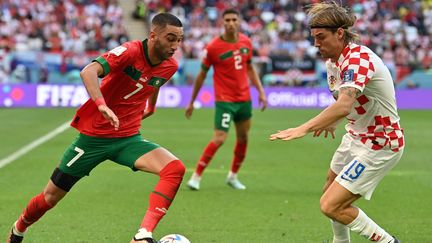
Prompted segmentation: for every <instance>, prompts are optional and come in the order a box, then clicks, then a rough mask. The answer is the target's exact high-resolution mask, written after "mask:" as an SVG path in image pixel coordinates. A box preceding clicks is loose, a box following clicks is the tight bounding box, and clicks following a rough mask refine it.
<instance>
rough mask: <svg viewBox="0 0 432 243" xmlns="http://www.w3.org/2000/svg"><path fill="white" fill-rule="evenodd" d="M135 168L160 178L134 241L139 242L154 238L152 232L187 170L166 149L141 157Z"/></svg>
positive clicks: (172, 198) (163, 214)
mask: <svg viewBox="0 0 432 243" xmlns="http://www.w3.org/2000/svg"><path fill="white" fill-rule="evenodd" d="M135 168H137V169H139V170H141V171H147V172H151V173H154V174H158V175H159V177H160V179H159V182H158V183H157V184H156V186H155V188H154V190H153V192H152V193H151V194H150V198H149V206H148V208H147V211H146V214H145V216H144V218H143V220H142V222H141V225H140V230H139V233H138V234H137V235H136V236H135V237H134V240H139V239H143V238H146V237H152V232H153V231H154V229H155V228H156V226H157V224H158V223H159V221H160V220H161V219H162V218H163V217H164V216H165V214H166V213H167V211H168V209H169V207H170V205H171V203H172V201H173V200H174V197H175V195H176V194H177V191H178V188H179V186H180V183H181V182H182V180H183V175H184V173H185V170H186V169H185V166H184V165H183V163H182V162H181V161H180V160H179V159H178V158H177V157H175V156H174V155H173V154H171V153H170V152H169V151H168V150H166V149H164V148H157V149H154V150H152V151H150V152H148V153H146V154H144V155H143V156H141V157H140V158H139V159H138V160H137V161H136V162H135ZM134 240H133V241H132V242H134Z"/></svg>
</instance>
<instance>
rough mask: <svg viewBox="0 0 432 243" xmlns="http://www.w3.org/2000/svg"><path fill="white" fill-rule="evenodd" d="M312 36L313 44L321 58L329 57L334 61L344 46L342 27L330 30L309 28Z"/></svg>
mask: <svg viewBox="0 0 432 243" xmlns="http://www.w3.org/2000/svg"><path fill="white" fill-rule="evenodd" d="M311 35H312V37H313V38H314V40H315V41H314V46H315V47H317V48H318V50H319V52H320V54H321V56H322V57H323V58H330V59H332V60H333V61H336V60H337V59H338V58H339V56H340V54H341V52H342V49H343V47H344V39H343V29H340V28H339V29H338V30H337V31H336V32H334V33H333V32H332V31H330V30H328V29H324V28H314V29H312V30H311Z"/></svg>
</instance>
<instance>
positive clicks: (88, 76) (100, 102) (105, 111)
mask: <svg viewBox="0 0 432 243" xmlns="http://www.w3.org/2000/svg"><path fill="white" fill-rule="evenodd" d="M103 74H104V69H103V67H102V65H101V64H99V63H98V62H92V63H90V64H88V65H87V66H85V67H84V68H83V70H82V71H81V72H80V76H81V79H82V81H83V83H84V86H85V87H86V89H87V93H88V94H89V96H90V98H91V99H92V100H93V101H94V102H95V104H96V105H97V107H98V110H99V111H100V112H101V113H102V115H103V116H104V117H105V118H106V119H107V120H108V121H110V123H111V125H113V126H114V128H115V130H118V128H119V125H120V124H119V119H118V118H117V116H116V115H115V114H114V112H113V111H112V110H111V109H110V108H108V106H107V105H106V103H105V100H104V97H103V95H102V92H101V90H100V87H99V79H98V77H99V76H102V75H103Z"/></svg>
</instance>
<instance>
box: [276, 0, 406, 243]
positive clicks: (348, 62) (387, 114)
mask: <svg viewBox="0 0 432 243" xmlns="http://www.w3.org/2000/svg"><path fill="white" fill-rule="evenodd" d="M308 15H309V26H310V28H311V35H312V37H313V38H314V39H315V46H316V47H317V48H318V49H319V52H320V54H321V56H322V57H323V58H326V59H327V62H326V67H327V81H328V85H329V88H330V90H331V92H332V93H333V96H334V97H335V98H336V102H335V103H333V104H331V105H330V106H329V107H327V108H326V109H325V110H324V111H322V112H321V113H320V114H318V115H317V116H315V117H314V118H312V119H310V120H309V121H307V122H305V123H304V124H302V125H300V126H298V127H294V128H289V129H286V130H282V131H279V132H277V133H275V134H272V135H271V136H270V139H271V140H276V139H281V140H285V141H289V140H292V139H297V138H301V137H303V136H305V135H306V134H308V133H311V132H313V133H314V137H318V136H320V135H321V134H322V133H323V132H324V136H325V137H327V136H328V135H329V134H331V136H332V137H333V138H334V131H335V127H336V125H337V124H338V123H339V122H340V121H341V120H342V119H343V118H346V119H347V121H348V123H347V124H346V126H345V130H346V131H347V132H346V134H345V135H344V136H343V138H342V142H341V144H340V145H339V147H338V149H337V150H336V152H335V153H334V155H333V158H332V160H331V162H330V169H329V170H328V174H327V181H326V183H325V185H324V193H323V195H322V197H321V200H320V206H321V211H322V213H323V214H325V215H326V216H327V217H329V218H330V219H331V223H332V228H333V243H349V242H351V241H350V230H351V231H353V232H355V233H357V234H359V235H361V236H364V237H365V238H367V239H369V240H370V241H374V242H378V243H399V242H400V241H399V240H398V239H396V238H395V237H393V236H392V235H390V234H389V233H388V232H386V231H385V230H384V229H383V228H381V226H379V225H378V224H377V223H375V222H374V221H373V220H372V219H371V218H369V216H368V215H366V214H365V213H364V212H363V211H362V210H361V209H360V208H358V207H357V206H355V205H353V204H354V202H355V201H357V200H358V199H359V198H361V197H364V198H365V199H367V200H370V198H371V197H372V193H373V192H374V190H375V188H376V187H377V185H378V183H379V182H380V181H381V179H382V178H383V177H384V176H385V175H386V174H387V173H388V172H389V171H390V170H391V169H392V168H393V167H394V166H395V165H396V164H397V163H398V162H399V160H400V159H401V157H402V154H403V151H404V147H405V140H404V134H403V129H402V128H401V126H400V122H399V121H400V118H399V115H398V112H397V106H396V98H395V90H394V86H393V80H392V77H391V75H390V71H389V70H388V68H387V67H386V66H385V65H384V63H383V62H382V60H381V58H379V57H378V56H377V55H376V54H375V53H374V52H372V51H371V50H370V49H369V48H368V47H366V46H363V45H358V44H356V43H354V41H355V40H356V39H357V37H358V36H357V35H356V34H355V33H354V32H352V30H351V29H350V28H351V27H352V26H353V25H354V23H355V19H356V17H355V16H354V14H353V13H351V12H350V11H348V10H347V9H345V8H344V7H342V6H340V5H338V4H337V3H335V2H333V1H324V2H320V3H316V4H313V5H311V7H310V9H309V10H308Z"/></svg>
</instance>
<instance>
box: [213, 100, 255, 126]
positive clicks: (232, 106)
mask: <svg viewBox="0 0 432 243" xmlns="http://www.w3.org/2000/svg"><path fill="white" fill-rule="evenodd" d="M251 117H252V102H250V101H247V102H221V101H217V102H216V111H215V117H214V122H215V123H214V124H215V128H216V129H218V130H222V131H226V132H228V130H229V128H230V126H231V121H234V122H239V121H244V120H248V119H250V118H251Z"/></svg>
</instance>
